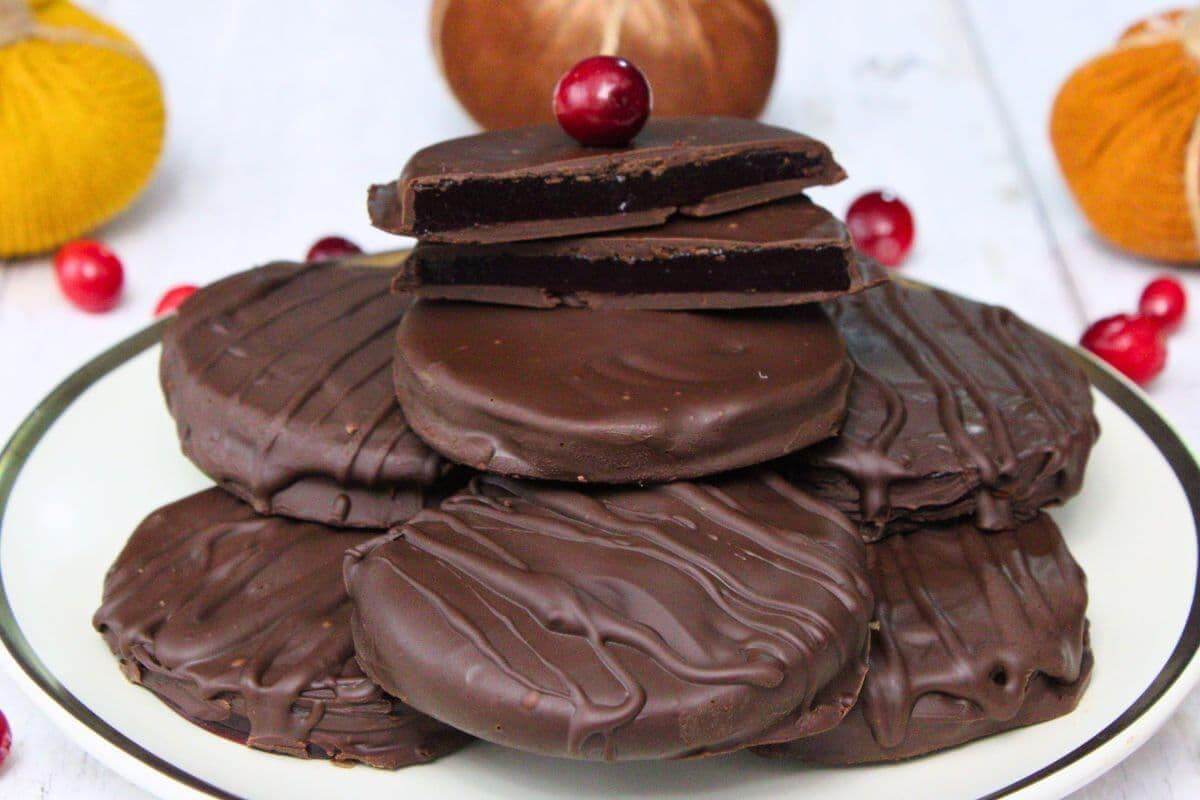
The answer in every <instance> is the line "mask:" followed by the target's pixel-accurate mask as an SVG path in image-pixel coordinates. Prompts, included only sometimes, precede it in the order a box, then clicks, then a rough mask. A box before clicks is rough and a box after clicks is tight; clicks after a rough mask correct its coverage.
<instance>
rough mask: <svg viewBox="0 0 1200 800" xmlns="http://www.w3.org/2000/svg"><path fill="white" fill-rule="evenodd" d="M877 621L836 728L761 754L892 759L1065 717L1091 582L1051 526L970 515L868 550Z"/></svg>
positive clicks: (1080, 666)
mask: <svg viewBox="0 0 1200 800" xmlns="http://www.w3.org/2000/svg"><path fill="white" fill-rule="evenodd" d="M870 563H871V583H872V588H873V589H874V591H875V616H876V618H877V620H878V626H877V628H876V629H875V630H874V632H873V633H872V642H871V654H870V670H869V671H868V672H867V679H866V682H865V683H864V684H863V689H862V694H861V696H860V697H859V701H858V704H857V705H856V706H855V707H854V709H853V710H852V711H851V712H850V713H849V715H847V717H846V718H845V720H843V721H842V723H841V724H840V725H838V726H837V727H836V728H834V729H833V730H830V731H827V732H825V733H821V734H819V735H816V736H812V737H809V738H807V739H801V740H798V741H795V742H789V743H786V744H780V745H774V746H771V747H767V748H761V749H760V750H759V752H760V753H762V754H763V755H772V756H785V757H791V758H798V759H802V760H804V761H810V762H815V763H822V764H863V763H871V762H877V761H896V760H899V759H904V758H910V757H913V756H918V755H922V754H924V753H930V752H933V751H936V750H942V749H945V748H947V747H953V746H955V745H958V744H962V743H964V742H968V741H971V740H974V739H979V738H982V737H984V736H990V735H992V734H994V733H999V732H1001V731H1006V730H1010V729H1012V728H1018V727H1021V726H1024V725H1032V724H1034V723H1038V722H1044V721H1046V720H1049V719H1053V718H1055V717H1059V716H1062V715H1063V714H1067V713H1069V712H1070V711H1072V710H1073V709H1074V708H1075V706H1076V704H1077V703H1078V702H1079V698H1080V696H1081V695H1082V694H1083V692H1084V690H1085V689H1086V688H1087V683H1088V678H1089V677H1090V675H1091V669H1092V655H1091V651H1090V650H1089V648H1088V643H1087V622H1086V620H1085V619H1084V612H1085V611H1086V608H1087V589H1086V582H1085V579H1084V575H1083V572H1082V570H1080V568H1079V565H1078V564H1076V563H1075V560H1074V559H1073V558H1072V557H1071V554H1070V553H1069V552H1068V551H1067V547H1066V544H1065V543H1064V542H1063V539H1062V536H1061V534H1060V533H1059V531H1058V528H1057V527H1056V526H1055V525H1054V522H1053V521H1052V520H1051V519H1050V518H1049V517H1048V516H1046V515H1044V514H1041V515H1038V516H1037V517H1034V519H1033V520H1032V521H1030V522H1026V523H1024V524H1023V525H1021V526H1020V527H1019V528H1017V529H1016V530H1013V531H1006V532H1001V533H987V532H982V531H980V530H979V529H977V528H976V527H975V526H973V525H971V524H970V523H966V522H959V523H955V524H952V525H948V526H944V527H934V528H928V529H922V530H920V531H915V532H913V533H909V534H906V535H901V536H893V537H890V538H888V539H886V540H884V541H882V542H878V543H876V544H873V545H871V546H870Z"/></svg>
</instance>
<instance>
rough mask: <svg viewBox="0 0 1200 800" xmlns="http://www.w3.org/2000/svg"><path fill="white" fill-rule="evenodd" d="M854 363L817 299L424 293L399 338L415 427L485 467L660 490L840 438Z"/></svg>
mask: <svg viewBox="0 0 1200 800" xmlns="http://www.w3.org/2000/svg"><path fill="white" fill-rule="evenodd" d="M850 373H851V367H850V363H849V361H848V360H847V358H846V353H845V349H844V347H843V345H842V342H841V339H840V338H839V337H838V335H837V332H836V331H835V330H834V327H833V325H832V324H831V323H830V322H829V319H828V318H827V317H826V316H825V314H824V312H823V311H822V310H821V309H820V307H818V306H815V305H813V306H800V307H797V308H790V309H763V310H756V311H753V312H725V313H715V312H709V313H705V312H663V311H615V310H614V311H593V310H587V309H555V310H554V311H543V310H538V309H528V308H516V307H511V306H495V305H482V304H477V303H450V302H432V301H427V300H419V301H417V302H416V303H414V304H413V306H412V308H411V309H410V310H409V312H408V314H407V315H406V316H405V318H404V322H403V323H402V324H401V326H400V333H399V336H398V343H397V350H396V360H395V382H396V392H397V394H398V396H399V398H400V404H401V406H402V407H403V409H404V413H405V416H406V417H407V418H408V421H409V424H410V425H411V426H412V428H413V430H415V431H416V432H417V433H418V434H420V435H421V438H423V439H424V440H425V441H426V442H428V443H429V444H430V446H432V447H433V448H435V449H436V450H438V451H439V452H440V453H442V454H443V455H445V456H446V457H447V458H449V459H451V460H454V461H457V462H459V463H461V464H466V465H467V466H470V467H474V468H476V469H480V470H486V471H489V472H497V473H501V474H505V475H518V476H524V477H531V478H540V479H549V480H566V481H580V482H602V483H633V482H637V481H669V480H676V479H679V478H688V477H695V476H700V475H708V474H713V473H717V472H722V471H725V470H729V469H734V468H737V467H742V466H747V465H751V464H758V463H761V462H764V461H767V460H770V459H773V458H778V457H780V456H783V455H785V454H787V453H790V452H793V451H795V450H797V449H799V448H801V447H804V446H806V445H809V444H812V443H813V442H817V441H820V440H822V439H825V438H827V437H828V436H830V435H832V434H833V433H835V432H836V431H837V428H838V424H839V423H840V421H841V419H842V415H843V413H844V411H845V402H846V391H847V388H848V386H849V383H850Z"/></svg>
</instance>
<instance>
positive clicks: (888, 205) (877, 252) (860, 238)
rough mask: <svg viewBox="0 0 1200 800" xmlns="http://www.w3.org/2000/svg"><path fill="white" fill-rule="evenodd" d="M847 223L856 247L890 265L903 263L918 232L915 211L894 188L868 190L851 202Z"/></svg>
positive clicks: (847, 213) (895, 265) (894, 265)
mask: <svg viewBox="0 0 1200 800" xmlns="http://www.w3.org/2000/svg"><path fill="white" fill-rule="evenodd" d="M846 226H847V227H848V228H849V229H850V236H851V237H853V239H854V246H855V247H857V248H858V249H859V250H862V251H863V252H864V253H866V254H867V255H869V256H871V258H874V259H875V260H876V261H878V262H879V263H880V264H883V265H885V266H888V267H898V266H900V264H901V262H903V261H904V259H905V258H906V257H907V256H908V251H909V250H911V249H912V244H913V236H914V235H915V233H916V225H915V223H914V222H913V215H912V212H911V211H909V209H908V206H907V205H906V204H905V203H904V201H903V200H901V199H900V198H899V197H897V196H896V195H894V194H891V193H890V192H867V193H866V194H864V195H863V196H862V197H859V198H858V199H857V200H855V201H854V202H853V203H851V204H850V210H849V211H847V212H846Z"/></svg>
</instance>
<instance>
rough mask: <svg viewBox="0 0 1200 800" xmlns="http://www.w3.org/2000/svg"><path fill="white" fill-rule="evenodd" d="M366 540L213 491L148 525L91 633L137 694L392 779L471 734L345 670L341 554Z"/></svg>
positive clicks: (351, 663)
mask: <svg viewBox="0 0 1200 800" xmlns="http://www.w3.org/2000/svg"><path fill="white" fill-rule="evenodd" d="M369 538H370V536H369V535H368V534H366V533H352V532H343V531H337V530H334V529H331V528H327V527H325V526H323V525H318V524H316V523H310V522H298V521H294V520H288V519H284V518H281V517H261V516H258V515H257V514H255V513H254V510H253V509H251V508H250V507H249V506H248V505H246V504H245V503H243V502H241V501H240V500H238V499H237V498H235V497H233V496H232V495H230V494H228V493H227V492H224V491H222V490H220V489H209V490H207V491H204V492H200V493H198V494H194V495H192V496H190V497H187V498H185V499H183V500H180V501H178V502H175V503H172V504H171V505H168V506H166V507H164V508H162V509H159V510H158V511H156V512H154V513H153V514H151V515H150V516H149V517H147V518H146V520H145V521H144V522H143V523H142V524H141V525H140V526H139V527H138V529H137V530H136V531H135V532H134V534H133V536H132V538H130V540H129V542H128V544H126V545H125V549H124V550H123V551H122V552H121V555H120V556H119V557H118V558H117V561H116V563H115V564H113V566H112V568H111V569H110V570H109V572H108V575H107V577H106V578H105V580H104V602H103V605H101V606H100V610H99V611H97V612H96V616H95V619H94V624H95V626H96V629H97V630H98V631H100V632H101V633H102V634H103V635H104V638H105V640H106V641H107V642H108V645H109V647H110V648H112V651H113V652H114V653H115V654H116V655H117V657H118V658H119V659H120V662H121V668H122V670H123V671H124V672H125V674H126V675H127V676H128V677H129V679H130V680H132V681H133V682H134V683H137V684H140V685H142V686H144V687H146V688H147V689H149V690H150V691H152V692H154V694H156V695H157V696H158V697H159V698H160V699H162V701H163V702H165V703H166V704H167V705H168V706H170V707H171V708H172V709H174V710H175V711H176V712H178V713H179V714H180V715H182V716H183V717H185V718H187V719H188V720H190V721H191V722H194V723H196V724H197V725H199V726H201V727H203V728H206V729H208V730H210V731H212V732H214V733H218V734H220V735H223V736H226V737H227V738H231V739H234V740H236V741H239V742H244V743H245V744H247V745H249V746H251V747H256V748H259V749H262V750H271V751H274V752H279V753H286V754H288V755H293V756H299V757H301V758H309V757H312V758H332V759H334V760H337V761H358V762H362V763H366V764H370V765H372V766H376V767H386V768H391V769H394V768H396V767H401V766H405V765H407V764H415V763H421V762H426V761H430V760H431V759H433V758H436V757H438V756H440V755H442V754H444V753H448V752H450V751H453V750H457V749H458V748H459V747H461V746H462V745H464V744H466V742H467V741H469V737H467V736H466V735H465V734H462V733H460V732H458V731H456V730H454V729H452V728H449V727H447V726H445V725H443V724H441V723H439V722H436V721H435V720H432V719H430V718H429V717H426V716H424V715H422V714H420V713H418V712H416V711H414V710H412V709H411V708H408V707H407V706H405V705H404V704H403V703H401V702H400V701H398V700H396V699H394V698H392V697H389V696H388V695H386V694H384V693H383V691H381V690H380V688H379V687H378V686H377V685H376V684H375V683H373V682H372V681H371V680H370V679H369V678H367V677H366V676H365V675H364V674H363V673H362V670H361V669H360V668H359V666H358V664H357V663H356V662H355V660H354V644H353V641H352V640H351V637H350V613H351V607H350V600H349V598H348V597H347V596H346V590H345V584H344V583H343V581H342V560H343V554H344V552H345V551H346V549H347V548H350V547H354V546H356V545H361V544H362V543H363V542H365V541H367V540H368V539H369Z"/></svg>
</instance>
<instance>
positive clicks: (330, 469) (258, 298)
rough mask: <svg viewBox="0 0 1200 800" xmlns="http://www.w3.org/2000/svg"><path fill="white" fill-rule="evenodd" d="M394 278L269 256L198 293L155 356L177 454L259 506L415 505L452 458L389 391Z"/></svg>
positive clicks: (402, 514) (370, 512)
mask: <svg viewBox="0 0 1200 800" xmlns="http://www.w3.org/2000/svg"><path fill="white" fill-rule="evenodd" d="M390 263H391V264H392V266H393V267H394V265H395V263H396V261H395V260H394V259H393V260H392V261H391V262H390ZM390 277H391V276H390V271H389V270H388V269H384V268H373V267H365V266H335V265H333V264H316V265H303V264H271V265H268V266H265V267H259V268H257V269H252V270H250V271H248V272H243V273H239V274H237V275H233V276H231V277H229V278H225V279H224V280H221V281H218V282H217V283H215V284H213V285H211V286H208V287H205V288H204V289H201V290H200V291H199V292H197V293H196V294H195V295H193V296H192V297H191V298H190V299H189V300H188V301H187V302H186V303H185V304H184V305H183V307H182V308H181V309H180V312H179V318H178V319H176V320H175V321H174V323H173V324H172V325H171V326H170V327H169V328H168V329H167V331H166V333H165V335H164V336H163V351H162V361H161V364H160V374H161V378H162V386H163V393H164V394H165V396H166V399H167V405H168V407H169V408H170V410H171V414H172V415H173V416H174V417H175V422H176V425H177V427H178V430H179V439H180V442H181V443H182V447H183V452H184V454H185V455H187V456H188V458H190V459H191V460H192V461H193V462H195V464H196V466H198V467H199V468H200V469H201V470H203V471H204V472H205V473H207V474H208V475H209V476H210V477H212V478H213V480H215V481H217V482H218V483H220V484H221V485H222V486H223V487H224V488H226V489H227V490H229V491H231V492H233V493H234V494H236V495H237V496H238V497H240V498H242V499H243V500H245V501H246V502H248V503H250V504H251V505H253V506H254V508H255V509H256V510H258V511H259V512H260V513H264V514H283V515H286V516H292V517H298V518H301V519H311V520H315V521H317V522H324V523H328V524H331V525H339V526H348V527H374V528H382V527H386V526H388V525H390V524H394V523H397V522H402V521H404V520H406V519H408V518H409V517H411V516H412V515H413V514H415V513H416V512H417V511H418V510H419V509H420V508H421V507H422V506H423V505H424V498H425V494H426V492H427V489H428V487H430V486H431V485H432V484H434V483H435V481H437V480H438V479H439V478H440V477H441V476H442V475H443V474H444V473H445V472H446V470H447V469H448V468H449V466H450V465H449V464H448V463H447V462H446V461H445V459H443V458H441V457H440V456H438V455H437V454H436V453H435V452H433V451H432V450H430V449H429V448H428V447H426V446H425V444H424V443H423V442H421V440H420V439H418V438H417V436H416V435H415V434H414V433H413V432H412V431H411V430H409V428H408V424H407V422H405V419H404V414H403V412H401V411H400V406H399V405H397V403H396V400H395V394H394V392H393V389H392V383H391V377H390V373H391V360H392V353H393V350H394V341H395V339H394V337H395V330H396V327H397V325H399V323H400V318H401V317H402V316H403V315H404V311H405V309H406V307H407V305H408V301H407V300H405V299H403V298H399V297H396V296H394V295H391V294H389V292H388V284H389V280H390Z"/></svg>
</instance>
